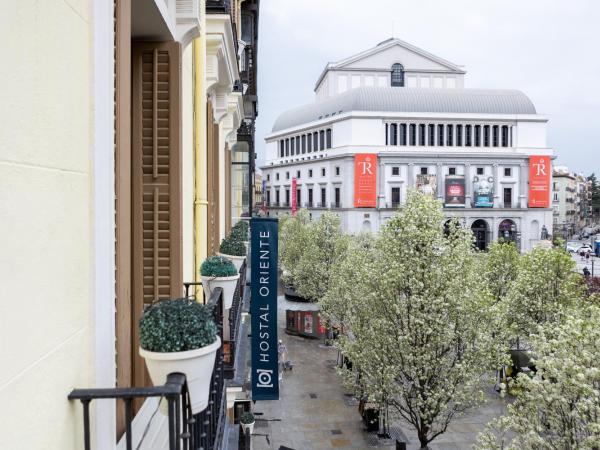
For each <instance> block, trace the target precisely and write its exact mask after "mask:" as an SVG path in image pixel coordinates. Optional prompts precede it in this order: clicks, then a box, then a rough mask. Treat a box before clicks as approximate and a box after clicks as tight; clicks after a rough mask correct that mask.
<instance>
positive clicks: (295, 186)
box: [292, 177, 298, 216]
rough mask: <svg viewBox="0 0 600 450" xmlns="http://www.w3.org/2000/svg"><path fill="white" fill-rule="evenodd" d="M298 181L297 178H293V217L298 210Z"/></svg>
mask: <svg viewBox="0 0 600 450" xmlns="http://www.w3.org/2000/svg"><path fill="white" fill-rule="evenodd" d="M297 193H298V180H296V177H294V178H292V216H295V215H296V211H297V210H298V196H297Z"/></svg>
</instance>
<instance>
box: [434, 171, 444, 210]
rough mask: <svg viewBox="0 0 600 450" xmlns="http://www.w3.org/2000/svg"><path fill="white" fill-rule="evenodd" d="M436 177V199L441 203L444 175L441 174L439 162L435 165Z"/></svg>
mask: <svg viewBox="0 0 600 450" xmlns="http://www.w3.org/2000/svg"><path fill="white" fill-rule="evenodd" d="M436 176H437V198H438V199H439V200H442V201H443V199H444V174H443V168H442V163H441V162H439V163H437V167H436Z"/></svg>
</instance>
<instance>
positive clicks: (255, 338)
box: [250, 217, 279, 400]
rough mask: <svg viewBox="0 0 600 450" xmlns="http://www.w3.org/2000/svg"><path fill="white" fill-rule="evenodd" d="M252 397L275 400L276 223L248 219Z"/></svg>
mask: <svg viewBox="0 0 600 450" xmlns="http://www.w3.org/2000/svg"><path fill="white" fill-rule="evenodd" d="M250 231H251V233H250V245H251V250H250V254H251V263H252V266H251V267H252V272H251V278H252V279H251V289H252V302H251V303H250V317H251V326H252V345H251V349H252V356H251V366H252V368H251V370H252V398H253V400H278V399H279V373H278V369H279V368H278V356H279V354H278V352H277V253H278V247H277V245H278V236H277V234H278V220H277V219H275V218H269V217H266V218H258V217H253V218H252V219H250Z"/></svg>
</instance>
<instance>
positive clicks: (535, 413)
mask: <svg viewBox="0 0 600 450" xmlns="http://www.w3.org/2000/svg"><path fill="white" fill-rule="evenodd" d="M599 324H600V307H598V306H596V305H589V306H586V307H585V308H581V309H580V310H571V311H570V313H569V315H568V316H567V317H566V319H565V320H564V321H563V322H562V323H560V324H559V325H556V326H555V325H554V324H552V325H548V324H547V325H546V326H545V327H541V332H540V333H539V334H538V335H536V336H533V337H532V338H531V340H532V343H533V346H534V348H535V355H534V358H535V365H536V368H537V372H536V374H535V375H534V376H533V377H531V378H530V377H529V376H527V375H524V374H520V375H519V376H518V377H517V385H518V386H519V387H521V389H520V394H518V396H517V399H516V401H515V402H514V403H513V404H511V405H509V406H508V410H507V414H506V415H505V416H504V417H502V418H499V419H496V420H494V421H493V422H492V423H491V424H490V425H489V426H488V428H487V430H486V431H485V432H484V433H481V434H480V436H479V438H478V443H477V448H478V449H480V450H484V449H485V450H500V449H502V450H520V449H534V450H575V449H588V450H592V449H598V448H600V345H598V344H599V343H600V326H599Z"/></svg>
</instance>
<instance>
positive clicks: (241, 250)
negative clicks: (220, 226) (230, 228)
mask: <svg viewBox="0 0 600 450" xmlns="http://www.w3.org/2000/svg"><path fill="white" fill-rule="evenodd" d="M219 253H222V254H223V255H231V256H243V257H246V246H245V245H244V243H243V242H242V241H240V240H239V239H236V238H235V236H233V234H232V235H231V236H229V237H228V238H226V239H223V240H222V241H221V245H220V246H219ZM226 257H227V256H226Z"/></svg>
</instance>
